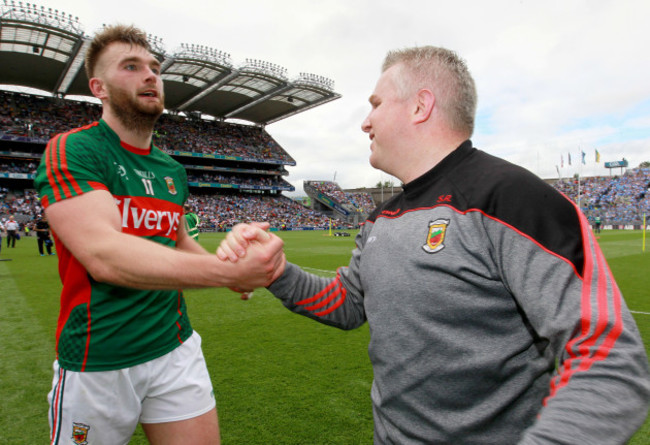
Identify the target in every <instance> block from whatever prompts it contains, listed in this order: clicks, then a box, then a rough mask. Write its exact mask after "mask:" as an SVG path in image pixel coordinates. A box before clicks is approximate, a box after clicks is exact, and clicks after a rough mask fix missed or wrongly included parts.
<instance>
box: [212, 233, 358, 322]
mask: <svg viewBox="0 0 650 445" xmlns="http://www.w3.org/2000/svg"><path fill="white" fill-rule="evenodd" d="M264 233H265V231H264V229H262V228H260V227H259V226H255V225H247V224H238V225H236V226H235V227H233V230H232V231H231V232H229V233H228V235H227V236H226V238H225V239H224V240H223V241H222V242H221V245H220V246H219V248H218V249H217V255H218V256H219V257H220V258H223V259H227V260H228V261H242V260H244V259H246V258H247V256H248V255H249V254H250V253H251V252H250V250H249V249H250V246H251V245H254V244H255V242H257V241H256V240H257V239H258V238H259V237H263V236H264ZM363 239H364V236H363V235H362V234H361V233H360V234H359V235H358V236H357V249H355V250H354V252H353V253H352V259H351V260H350V264H349V266H348V267H341V268H339V269H338V270H337V272H336V277H335V278H324V277H320V276H318V275H315V274H311V273H308V272H305V271H304V270H302V269H301V268H300V267H298V266H296V265H295V264H291V263H287V266H286V268H285V270H284V273H283V274H282V275H280V276H279V277H278V279H277V280H275V281H273V282H272V284H271V285H269V286H267V287H268V289H269V291H270V292H271V293H272V294H273V295H275V296H276V297H277V298H278V299H280V300H281V301H282V304H283V305H284V306H285V307H286V308H287V309H289V310H291V311H292V312H295V313H297V314H300V315H304V316H306V317H309V318H311V319H314V320H316V321H318V322H320V323H323V324H327V325H330V326H335V327H337V328H340V329H355V328H358V327H359V326H361V325H362V324H363V323H364V322H365V321H366V314H365V309H364V306H363V291H362V288H361V282H360V280H359V272H358V271H359V267H358V264H359V256H360V254H361V249H362V244H363Z"/></svg>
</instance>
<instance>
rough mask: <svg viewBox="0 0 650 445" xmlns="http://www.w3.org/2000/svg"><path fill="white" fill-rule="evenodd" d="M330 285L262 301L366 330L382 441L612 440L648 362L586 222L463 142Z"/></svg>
mask: <svg viewBox="0 0 650 445" xmlns="http://www.w3.org/2000/svg"><path fill="white" fill-rule="evenodd" d="M356 246H357V247H356V249H355V250H354V251H353V253H352V258H351V260H350V264H349V266H348V267H342V268H340V269H339V270H338V272H337V276H336V278H334V279H327V278H322V277H318V276H315V275H312V274H309V273H306V272H304V271H302V270H301V269H300V268H298V267H297V266H295V265H292V264H288V265H287V269H286V271H285V273H284V274H283V275H282V276H281V277H280V278H279V279H278V280H277V281H276V282H275V283H273V284H272V285H271V286H270V287H269V290H270V291H271V292H272V293H273V294H274V295H275V296H277V297H278V298H280V299H281V300H282V302H283V304H284V305H285V306H286V307H287V308H289V309H290V310H292V311H294V312H296V313H299V314H303V315H306V316H308V317H311V318H313V319H316V320H318V321H320V322H322V323H325V324H329V325H333V326H336V327H339V328H341V329H353V328H356V327H359V326H360V325H362V324H363V323H364V322H365V321H366V320H367V321H368V324H369V327H370V344H369V347H368V354H369V356H370V360H371V362H372V366H373V372H374V381H373V385H372V390H371V398H372V404H373V414H374V424H375V431H374V437H375V439H374V440H375V443H376V444H399V445H406V444H429V443H432V444H450V445H451V444H453V445H459V444H516V443H521V444H572V445H575V444H619V443H624V442H625V441H626V440H627V439H629V437H630V436H631V435H632V434H633V433H634V432H635V431H636V429H637V428H638V427H639V426H640V425H641V424H642V423H643V421H644V419H645V416H646V413H647V408H648V400H649V397H650V379H649V377H648V360H647V357H646V354H645V349H644V346H643V343H642V341H641V338H640V335H639V333H638V330H637V327H636V325H635V322H634V320H633V318H632V316H631V315H630V313H629V310H628V308H627V306H626V304H625V302H624V300H623V298H622V295H621V293H620V291H619V289H618V286H617V284H616V282H615V281H614V278H613V277H612V275H611V273H610V271H609V267H608V266H607V264H606V262H605V259H604V257H603V255H602V253H601V251H600V248H599V247H598V245H597V243H596V241H595V240H594V237H593V236H592V233H591V230H590V228H589V226H588V223H587V221H586V219H585V217H584V216H583V215H582V213H581V212H579V211H578V210H577V208H576V207H575V206H574V205H573V203H572V202H570V201H569V200H568V199H566V198H565V197H564V196H562V195H561V194H560V193H558V192H557V191H555V190H554V189H553V188H552V187H550V186H549V185H548V184H546V183H545V182H543V181H542V180H540V179H539V178H537V177H536V176H534V175H533V174H531V173H530V172H528V171H527V170H525V169H522V168H520V167H517V166H515V165H513V164H510V163H508V162H506V161H504V160H501V159H498V158H495V157H493V156H491V155H488V154H486V153H484V152H482V151H480V150H477V149H475V148H473V147H472V144H471V141H466V142H464V143H463V144H462V145H461V146H460V147H459V148H457V149H456V150H455V151H454V152H452V153H451V154H450V155H449V156H447V157H446V158H445V159H444V160H443V161H442V162H440V163H439V164H438V165H436V166H435V167H434V168H433V169H432V170H430V171H429V172H427V173H426V174H424V175H423V176H421V177H420V178H418V179H416V180H414V181H412V182H411V183H409V184H406V185H405V186H404V192H403V193H401V194H399V195H397V196H395V197H393V198H392V199H390V200H389V201H388V202H386V203H384V204H383V205H382V206H380V207H379V208H378V209H376V210H375V212H374V213H373V214H372V215H371V216H370V217H369V218H368V220H367V221H366V222H365V224H364V225H363V227H362V229H361V231H360V232H359V235H358V236H357V238H356Z"/></svg>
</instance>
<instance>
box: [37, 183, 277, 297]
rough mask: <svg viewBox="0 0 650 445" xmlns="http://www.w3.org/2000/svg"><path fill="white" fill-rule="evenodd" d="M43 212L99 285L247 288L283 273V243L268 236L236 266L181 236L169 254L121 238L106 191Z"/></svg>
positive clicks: (134, 238) (162, 248) (129, 237)
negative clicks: (178, 244)
mask: <svg viewBox="0 0 650 445" xmlns="http://www.w3.org/2000/svg"><path fill="white" fill-rule="evenodd" d="M46 212H47V216H48V218H49V221H50V227H51V228H52V231H53V232H54V233H55V234H56V236H57V237H58V238H59V239H60V240H61V242H62V243H63V244H64V245H65V247H66V248H67V249H68V250H69V251H70V252H71V253H72V255H74V257H75V258H76V259H77V260H79V262H81V264H82V265H83V266H84V267H85V268H86V270H87V271H88V272H89V273H90V275H91V276H92V277H93V278H94V279H95V280H97V281H102V282H109V283H113V284H116V285H119V286H126V287H133V288H141V289H179V288H191V287H213V286H227V287H242V288H244V287H245V288H249V287H260V286H265V285H267V284H269V283H270V282H272V281H273V280H274V279H275V278H277V276H279V274H281V273H282V271H283V270H284V253H283V252H282V240H280V239H279V238H278V237H273V236H270V235H269V236H268V237H267V238H265V239H264V242H255V243H252V244H251V246H250V247H249V250H248V255H247V256H246V258H242V259H241V260H240V261H239V262H238V263H236V264H235V263H232V262H224V261H221V260H219V258H217V256H216V255H206V254H205V253H204V252H203V251H202V249H200V250H199V249H198V248H197V246H194V245H192V244H190V243H189V242H188V241H187V240H186V239H185V238H183V235H181V236H182V238H181V240H180V242H181V247H182V248H181V249H172V248H169V247H166V246H163V245H161V244H158V243H155V242H152V241H149V240H147V239H144V238H139V237H137V236H133V235H129V234H125V233H122V231H121V219H120V213H119V210H118V207H117V206H116V205H115V202H114V199H113V197H112V195H111V194H110V193H109V192H107V191H105V190H95V191H91V192H87V193H84V194H82V195H79V196H76V197H73V198H69V199H65V200H63V201H59V202H56V203H53V204H51V205H49V206H48V207H47V210H46ZM181 233H183V232H181ZM198 247H199V248H200V246H198Z"/></svg>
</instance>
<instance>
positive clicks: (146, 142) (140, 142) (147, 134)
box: [102, 113, 153, 150]
mask: <svg viewBox="0 0 650 445" xmlns="http://www.w3.org/2000/svg"><path fill="white" fill-rule="evenodd" d="M102 119H104V121H105V122H106V123H107V124H108V126H109V127H111V129H112V130H113V131H114V132H115V133H117V135H118V136H119V137H120V140H121V141H122V142H126V143H127V144H129V145H130V146H132V147H135V148H140V149H142V150H149V149H150V148H151V139H152V137H153V128H150V129H148V128H137V129H135V128H128V127H127V126H125V125H124V123H122V121H121V120H120V119H119V118H117V117H116V116H115V115H113V114H112V113H103V115H102Z"/></svg>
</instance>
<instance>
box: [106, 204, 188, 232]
mask: <svg viewBox="0 0 650 445" xmlns="http://www.w3.org/2000/svg"><path fill="white" fill-rule="evenodd" d="M115 202H116V204H117V206H118V208H119V209H120V213H121V214H122V232H124V233H129V234H132V235H137V236H163V237H165V238H170V239H173V240H175V239H176V231H177V230H178V226H179V224H180V221H181V216H182V214H183V213H182V208H181V206H180V205H178V204H174V203H171V202H168V201H164V200H160V199H155V198H146V197H139V196H133V197H119V196H116V197H115Z"/></svg>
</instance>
